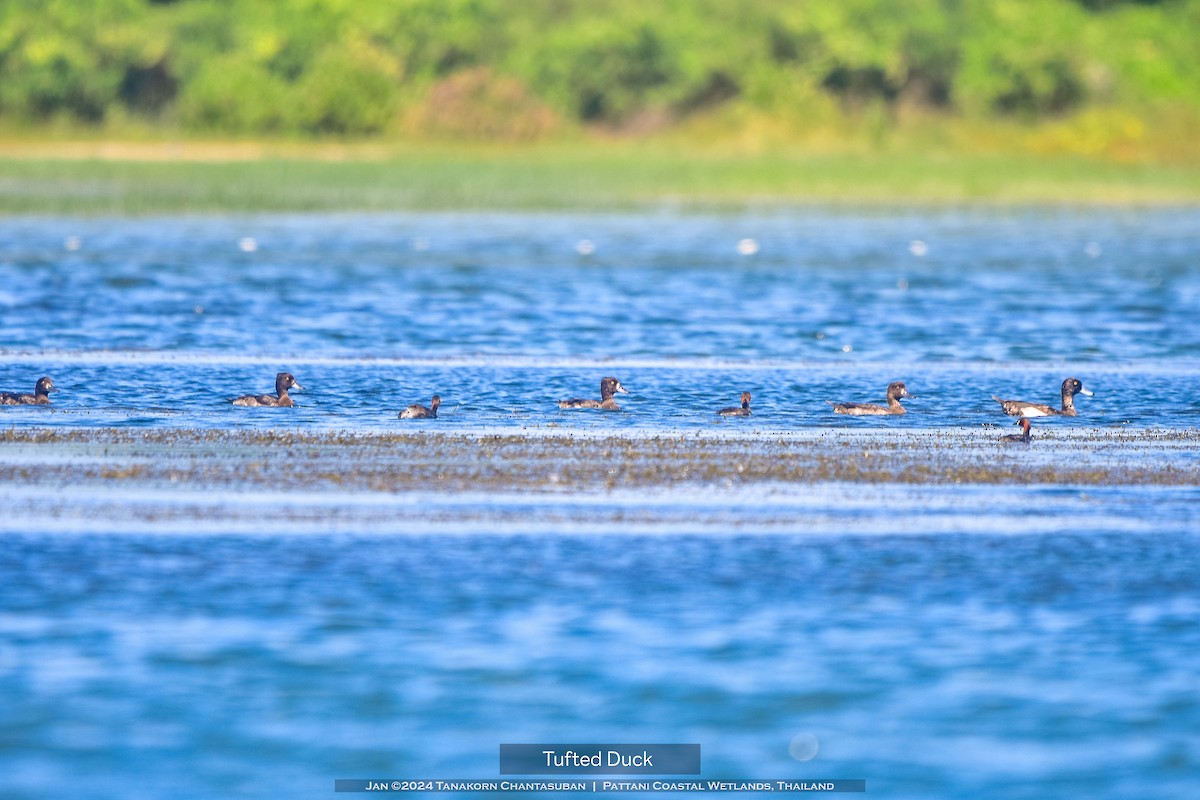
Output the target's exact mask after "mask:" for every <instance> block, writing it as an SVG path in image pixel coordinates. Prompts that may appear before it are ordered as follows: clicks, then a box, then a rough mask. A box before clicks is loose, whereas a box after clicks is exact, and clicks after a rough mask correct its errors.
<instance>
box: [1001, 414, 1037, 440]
mask: <svg viewBox="0 0 1200 800" xmlns="http://www.w3.org/2000/svg"><path fill="white" fill-rule="evenodd" d="M1013 424H1014V425H1020V426H1021V433H1010V434H1008V435H1006V436H1001V437H1000V441H1002V442H1022V443H1024V444H1029V440H1030V439H1032V438H1033V437H1032V436H1031V435H1030V433H1029V419H1028V418H1027V417H1021V418H1020V419H1019V420H1017V421H1016V422H1014V423H1013Z"/></svg>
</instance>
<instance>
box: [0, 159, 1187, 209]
mask: <svg viewBox="0 0 1200 800" xmlns="http://www.w3.org/2000/svg"><path fill="white" fill-rule="evenodd" d="M914 203H916V204H921V205H929V206H937V205H948V204H980V205H987V204H997V205H1037V204H1047V205H1079V206H1118V205H1142V206H1146V205H1159V206H1162V205H1194V204H1197V203H1200V169H1183V168H1179V167H1166V166H1146V165H1129V164H1114V163H1109V162H1096V161H1092V160H1089V159H1084V158H1078V157H1072V158H1062V159H1048V158H1045V157H1035V156H1019V155H1010V156H953V155H950V156H946V155H938V154H928V153H927V154H916V155H911V156H894V155H889V154H865V155H845V154H842V155H837V154H835V155H817V156H805V155H798V154H797V155H779V154H765V155H764V154H749V155H739V154H732V155H711V156H696V155H694V154H686V153H680V152H677V151H670V150H668V149H666V148H662V149H656V148H653V147H641V148H634V147H629V148H625V147H621V148H619V149H601V150H596V149H573V148H566V149H564V148H554V149H531V150H524V149H522V150H516V151H511V152H505V151H495V150H490V151H487V150H473V149H469V148H465V149H445V148H437V149H431V150H427V151H421V150H417V151H411V152H408V153H406V154H404V155H401V156H389V157H385V158H360V157H356V156H353V155H352V156H350V157H348V158H339V159H336V160H331V159H326V158H322V157H320V156H319V155H318V157H316V158H300V157H291V156H285V157H278V156H273V155H268V156H264V157H261V158H248V159H240V158H239V159H237V160H221V159H218V160H212V161H210V160H193V159H176V160H171V159H167V160H135V159H126V158H119V159H110V158H96V159H93V158H85V159H77V158H32V159H13V158H11V157H9V158H4V157H0V214H8V215H26V214H55V215H57V214H65V215H155V214H166V213H254V212H314V213H315V212H352V211H368V212H372V211H373V212H386V211H425V210H463V209H473V210H496V209H512V210H530V211H536V210H576V211H587V210H635V209H642V208H648V207H657V208H663V207H668V208H674V209H678V210H681V211H693V210H700V211H737V210H745V209H752V208H757V207H766V208H770V207H786V206H807V205H818V204H822V205H826V204H828V205H841V206H879V207H887V206H898V205H902V204H903V205H910V204H914Z"/></svg>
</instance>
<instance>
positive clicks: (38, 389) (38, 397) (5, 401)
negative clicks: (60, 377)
mask: <svg viewBox="0 0 1200 800" xmlns="http://www.w3.org/2000/svg"><path fill="white" fill-rule="evenodd" d="M57 391H58V389H56V388H55V387H54V381H52V380H50V379H49V378H39V379H38V382H37V383H36V384H35V385H34V387H33V394H25V393H22V392H0V406H48V405H50V392H57Z"/></svg>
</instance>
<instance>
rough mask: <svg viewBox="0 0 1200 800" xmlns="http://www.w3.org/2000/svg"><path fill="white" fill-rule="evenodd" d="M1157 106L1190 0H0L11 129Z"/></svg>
mask: <svg viewBox="0 0 1200 800" xmlns="http://www.w3.org/2000/svg"><path fill="white" fill-rule="evenodd" d="M1166 109H1170V111H1169V113H1170V114H1172V115H1174V116H1175V117H1176V118H1179V117H1180V115H1182V116H1183V118H1184V119H1185V120H1200V0H905V1H904V2H899V3H898V2H894V1H893V0H807V1H801V0H793V1H792V2H782V1H781V0H737V1H736V2H730V0H687V1H686V2H685V0H659V2H646V1H645V0H376V2H362V1H361V0H270V2H262V0H88V1H87V2H79V0H39V2H31V0H0V122H2V123H3V124H5V125H7V126H9V127H13V128H20V127H29V126H33V127H35V128H36V127H38V126H44V125H47V124H69V125H75V126H82V127H94V128H97V129H106V130H110V131H111V130H120V129H121V126H122V125H130V124H135V125H150V126H155V127H161V128H165V129H168V130H172V131H181V132H189V133H197V134H237V135H259V134H272V135H275V134H288V135H293V134H298V135H315V136H325V135H334V136H388V135H390V136H413V135H429V136H438V137H446V136H451V137H455V136H458V137H476V138H497V137H498V138H505V139H530V138H544V137H548V136H554V135H556V134H560V135H561V134H568V133H569V132H570V131H573V130H579V129H583V128H589V127H590V128H599V129H602V130H611V131H632V132H638V131H646V130H664V129H670V128H672V127H675V126H679V125H682V124H686V123H688V122H690V121H692V120H694V119H697V118H704V117H714V116H721V115H725V116H727V117H731V118H735V119H738V120H742V124H754V123H753V121H754V120H760V121H761V120H772V121H774V122H775V123H778V124H780V125H783V126H787V127H789V129H792V130H806V129H812V128H814V127H817V126H821V125H836V124H838V120H846V119H856V118H861V117H863V116H864V115H865V117H866V118H867V119H870V120H874V123H873V124H876V125H878V126H880V127H881V128H887V126H889V125H894V124H896V120H897V119H898V118H899V117H900V116H903V115H905V114H907V115H914V114H915V115H921V116H922V117H930V118H933V119H935V120H937V119H942V118H945V119H955V120H973V121H975V122H977V123H985V124H986V123H987V122H988V121H994V120H1004V121H1008V120H1012V121H1016V122H1022V121H1025V122H1029V121H1032V122H1039V123H1047V122H1049V123H1051V124H1053V123H1054V122H1055V121H1057V120H1061V119H1063V118H1065V117H1069V116H1072V115H1085V116H1086V115H1088V114H1090V115H1091V116H1088V117H1087V119H1088V120H1089V122H1088V126H1089V127H1088V129H1087V130H1088V133H1087V135H1088V136H1092V137H1093V139H1094V138H1096V137H1099V136H1101V134H1099V133H1097V131H1100V130H1102V129H1106V124H1107V123H1104V122H1103V121H1101V122H1097V119H1098V117H1097V116H1096V114H1100V115H1101V116H1103V115H1104V114H1110V115H1113V119H1116V120H1117V121H1116V122H1113V123H1111V124H1107V127H1108V128H1112V129H1113V130H1118V129H1119V131H1120V132H1123V133H1114V134H1112V136H1110V138H1113V137H1116V138H1118V139H1119V138H1121V136H1127V135H1133V134H1131V133H1130V131H1134V132H1141V133H1139V134H1138V135H1142V134H1144V132H1145V130H1146V127H1147V123H1146V121H1147V120H1153V119H1154V118H1155V115H1156V114H1160V113H1163V112H1164V110H1166ZM746 120H750V121H751V122H746ZM1130 120H1134V121H1136V122H1137V124H1136V125H1134V124H1132V123H1131V122H1130ZM1139 125H1140V127H1138V126H1139ZM1185 127H1186V126H1185ZM1064 135H1065V134H1064ZM1079 135H1080V136H1082V135H1084V134H1082V133H1080V134H1079ZM1101 138H1102V137H1101ZM1089 141H1091V140H1089Z"/></svg>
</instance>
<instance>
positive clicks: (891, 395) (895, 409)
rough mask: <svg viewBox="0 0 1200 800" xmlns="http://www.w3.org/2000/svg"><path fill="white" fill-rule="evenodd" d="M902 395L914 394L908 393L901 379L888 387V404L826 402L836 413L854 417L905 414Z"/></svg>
mask: <svg viewBox="0 0 1200 800" xmlns="http://www.w3.org/2000/svg"><path fill="white" fill-rule="evenodd" d="M901 397H912V395H910V394H909V393H908V389H906V388H904V384H903V383H902V382H901V381H893V382H892V383H889V384H888V387H887V405H886V406H881V405H876V404H875V403H835V402H833V401H832V400H826V401H825V402H826V403H829V405H831V406H833V413H835V414H849V415H850V416H852V417H866V416H882V415H884V414H903V413H904V406H902V405H900V398H901Z"/></svg>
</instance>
